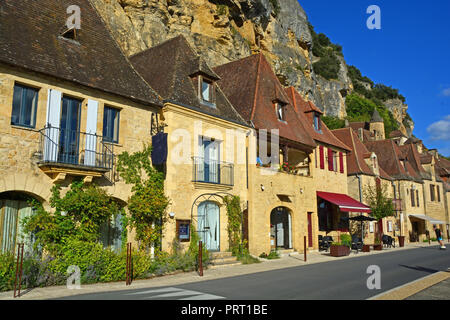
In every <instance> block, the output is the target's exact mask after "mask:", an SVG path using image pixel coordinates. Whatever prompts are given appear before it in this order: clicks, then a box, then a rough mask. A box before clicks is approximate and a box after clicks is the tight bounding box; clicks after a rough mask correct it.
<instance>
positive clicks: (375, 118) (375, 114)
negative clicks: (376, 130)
mask: <svg viewBox="0 0 450 320" xmlns="http://www.w3.org/2000/svg"><path fill="white" fill-rule="evenodd" d="M370 122H383V118H382V117H381V116H380V113H379V112H378V110H377V109H376V108H375V110H373V114H372V119H370Z"/></svg>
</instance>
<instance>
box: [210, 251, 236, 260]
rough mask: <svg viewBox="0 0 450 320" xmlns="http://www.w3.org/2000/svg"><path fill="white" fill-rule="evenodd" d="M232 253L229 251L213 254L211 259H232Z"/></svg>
mask: <svg viewBox="0 0 450 320" xmlns="http://www.w3.org/2000/svg"><path fill="white" fill-rule="evenodd" d="M232 256H233V255H232V253H231V252H228V251H221V252H211V258H212V259H216V258H228V257H232Z"/></svg>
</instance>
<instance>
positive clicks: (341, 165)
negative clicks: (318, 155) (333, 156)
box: [339, 152, 344, 173]
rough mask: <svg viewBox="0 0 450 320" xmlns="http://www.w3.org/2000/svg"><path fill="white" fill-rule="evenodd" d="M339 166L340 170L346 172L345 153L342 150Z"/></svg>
mask: <svg viewBox="0 0 450 320" xmlns="http://www.w3.org/2000/svg"><path fill="white" fill-rule="evenodd" d="M339 166H340V172H341V173H344V154H343V153H342V152H339Z"/></svg>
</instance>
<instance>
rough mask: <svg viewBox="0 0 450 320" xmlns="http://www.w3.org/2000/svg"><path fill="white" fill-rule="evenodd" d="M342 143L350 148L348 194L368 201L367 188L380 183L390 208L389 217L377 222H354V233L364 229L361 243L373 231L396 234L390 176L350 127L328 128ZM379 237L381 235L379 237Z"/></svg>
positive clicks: (397, 208) (396, 203) (396, 216)
mask: <svg viewBox="0 0 450 320" xmlns="http://www.w3.org/2000/svg"><path fill="white" fill-rule="evenodd" d="M332 132H333V134H334V135H335V136H336V137H337V138H339V139H340V140H341V141H342V142H343V143H345V144H346V145H348V146H350V148H351V149H352V151H351V152H350V153H349V154H348V155H347V183H348V194H349V196H351V197H353V198H355V199H358V200H359V201H360V202H362V203H365V204H368V197H369V194H368V193H370V191H372V192H374V191H375V188H377V187H381V188H382V190H385V195H386V196H387V197H389V198H390V199H392V201H393V203H394V211H393V212H392V216H391V217H386V218H383V219H382V220H379V221H378V222H367V223H365V224H364V225H363V227H364V230H361V224H360V223H359V222H358V223H354V225H353V226H354V229H355V230H356V232H354V233H356V234H362V232H364V233H363V234H364V238H363V240H364V243H374V241H375V239H376V237H377V235H378V237H379V235H380V234H386V235H389V236H391V237H394V238H396V236H399V235H400V217H399V211H400V208H401V207H400V206H399V204H400V203H399V199H396V198H395V197H396V194H394V179H393V178H392V177H391V176H389V175H388V174H387V173H386V172H385V171H384V170H383V168H382V167H381V166H380V163H379V160H378V157H377V154H376V153H374V152H370V151H369V150H368V149H367V148H366V146H365V145H364V144H363V143H362V142H361V141H360V140H359V139H358V136H357V134H356V132H355V131H354V130H353V129H352V128H343V129H337V130H333V131H332ZM380 240H381V239H380Z"/></svg>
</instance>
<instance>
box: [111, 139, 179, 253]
mask: <svg viewBox="0 0 450 320" xmlns="http://www.w3.org/2000/svg"><path fill="white" fill-rule="evenodd" d="M151 151H152V148H151V146H144V149H143V150H142V151H138V152H135V153H133V154H129V153H128V152H126V151H125V152H123V153H122V154H120V155H119V156H118V163H117V171H118V172H119V175H120V176H121V177H122V178H123V179H124V180H125V182H126V183H127V184H131V185H132V189H131V191H132V195H131V197H130V198H129V201H128V211H129V213H130V217H129V219H128V220H129V223H130V227H131V228H132V229H135V230H136V239H137V240H140V241H141V247H143V248H149V247H151V246H154V247H155V248H158V247H159V246H160V244H161V240H162V234H163V231H164V225H165V222H166V221H167V213H166V209H167V206H168V205H169V203H170V200H169V198H167V197H166V195H165V194H164V173H163V172H160V171H158V170H156V169H155V168H154V167H153V166H152V164H151Z"/></svg>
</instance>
